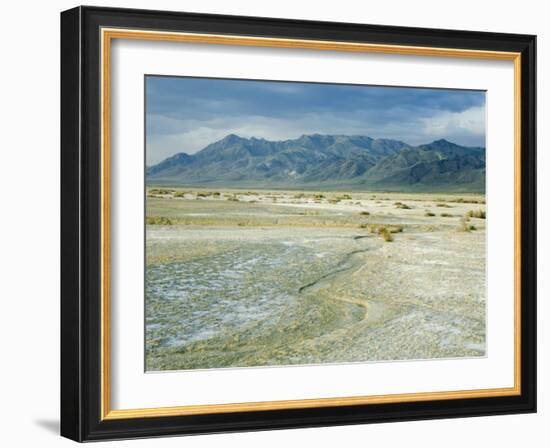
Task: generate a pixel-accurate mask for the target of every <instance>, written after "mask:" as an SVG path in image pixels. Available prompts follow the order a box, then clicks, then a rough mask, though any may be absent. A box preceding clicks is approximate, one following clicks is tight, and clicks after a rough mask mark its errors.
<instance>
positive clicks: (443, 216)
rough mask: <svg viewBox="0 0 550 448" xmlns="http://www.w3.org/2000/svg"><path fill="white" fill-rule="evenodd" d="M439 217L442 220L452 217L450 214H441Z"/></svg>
mask: <svg viewBox="0 0 550 448" xmlns="http://www.w3.org/2000/svg"><path fill="white" fill-rule="evenodd" d="M439 216H441V217H442V218H451V217H453V216H454V215H451V214H450V213H441V215H439Z"/></svg>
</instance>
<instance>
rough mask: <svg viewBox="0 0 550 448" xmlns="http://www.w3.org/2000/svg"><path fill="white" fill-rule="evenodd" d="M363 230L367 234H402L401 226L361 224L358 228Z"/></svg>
mask: <svg viewBox="0 0 550 448" xmlns="http://www.w3.org/2000/svg"><path fill="white" fill-rule="evenodd" d="M360 227H361V228H363V229H367V230H368V232H369V233H377V234H379V235H380V234H382V233H384V232H389V233H401V232H403V226H402V225H400V224H388V225H384V224H362V225H361V226H360Z"/></svg>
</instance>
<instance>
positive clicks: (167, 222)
mask: <svg viewBox="0 0 550 448" xmlns="http://www.w3.org/2000/svg"><path fill="white" fill-rule="evenodd" d="M145 223H146V224H147V225H150V226H171V225H172V220H171V219H170V218H167V217H165V216H147V217H146V218H145Z"/></svg>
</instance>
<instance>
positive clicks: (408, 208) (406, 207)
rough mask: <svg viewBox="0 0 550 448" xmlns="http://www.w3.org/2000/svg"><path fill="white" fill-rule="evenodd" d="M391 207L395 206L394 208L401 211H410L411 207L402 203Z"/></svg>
mask: <svg viewBox="0 0 550 448" xmlns="http://www.w3.org/2000/svg"><path fill="white" fill-rule="evenodd" d="M393 205H395V207H396V208H401V209H403V210H410V209H411V207H410V206H408V205H407V204H403V202H394V203H393Z"/></svg>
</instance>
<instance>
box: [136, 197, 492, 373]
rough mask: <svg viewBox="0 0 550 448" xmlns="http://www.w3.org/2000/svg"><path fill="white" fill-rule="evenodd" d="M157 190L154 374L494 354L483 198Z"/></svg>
mask: <svg viewBox="0 0 550 448" xmlns="http://www.w3.org/2000/svg"><path fill="white" fill-rule="evenodd" d="M147 195H148V197H147V210H146V215H147V217H146V220H147V226H146V236H147V239H146V264H147V269H146V366H147V370H180V369H204V368H219V367H245V366H268V365H290V364H311V363H314V364H318V363H340V362H365V361H382V360H384V361H388V360H406V359H429V358H442V357H445V358H460V357H471V356H483V355H484V354H485V309H486V304H485V283H486V276H485V200H484V199H485V198H484V196H482V195H460V196H459V195H441V194H439V195H428V194H396V193H363V192H351V193H337V192H331V193H322V192H298V191H260V190H257V191H239V190H217V191H216V190H197V189H194V190H191V189H187V190H184V189H165V188H150V189H149V190H148V193H147Z"/></svg>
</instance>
